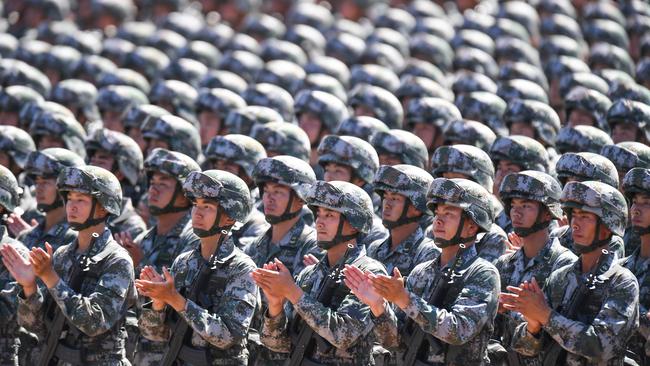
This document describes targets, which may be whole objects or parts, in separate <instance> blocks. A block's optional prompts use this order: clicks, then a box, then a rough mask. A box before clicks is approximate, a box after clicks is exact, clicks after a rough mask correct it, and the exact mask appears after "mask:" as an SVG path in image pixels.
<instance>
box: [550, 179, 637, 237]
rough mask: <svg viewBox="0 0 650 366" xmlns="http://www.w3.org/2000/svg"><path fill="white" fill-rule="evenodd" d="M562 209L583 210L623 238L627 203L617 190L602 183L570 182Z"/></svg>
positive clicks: (563, 197) (563, 196) (567, 185)
mask: <svg viewBox="0 0 650 366" xmlns="http://www.w3.org/2000/svg"><path fill="white" fill-rule="evenodd" d="M560 201H561V202H562V209H563V210H564V211H565V212H568V211H569V210H570V209H572V208H577V209H581V210H584V211H587V212H590V213H592V214H594V215H596V216H598V217H599V218H600V219H601V220H602V222H603V224H604V225H605V226H606V227H607V228H608V229H609V230H611V231H612V233H613V234H614V235H617V236H620V237H622V236H623V234H624V233H625V227H626V226H627V217H628V215H627V202H626V201H625V198H624V197H623V194H622V193H620V192H619V191H618V190H617V189H616V188H614V187H612V186H610V185H607V184H605V183H602V182H596V181H586V182H569V183H567V184H566V185H565V186H564V190H563V191H562V197H561V199H560Z"/></svg>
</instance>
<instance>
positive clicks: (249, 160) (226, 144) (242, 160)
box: [203, 134, 266, 177]
mask: <svg viewBox="0 0 650 366" xmlns="http://www.w3.org/2000/svg"><path fill="white" fill-rule="evenodd" d="M203 154H204V155H205V159H206V160H216V159H220V160H226V161H229V162H231V163H233V164H237V165H239V166H240V167H241V168H242V169H243V170H244V172H246V175H248V176H249V177H253V170H254V169H255V165H257V163H258V162H259V161H260V160H262V159H264V158H266V150H264V146H262V144H260V143H259V142H258V141H257V140H255V139H254V138H252V137H249V136H246V135H237V134H228V135H225V136H215V137H213V138H212V140H210V142H209V143H208V146H207V147H206V148H205V151H204V153H203Z"/></svg>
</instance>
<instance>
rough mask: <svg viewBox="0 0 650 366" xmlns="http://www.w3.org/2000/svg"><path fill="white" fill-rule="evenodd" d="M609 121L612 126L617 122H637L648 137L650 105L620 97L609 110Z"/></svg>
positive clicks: (649, 131) (649, 132)
mask: <svg viewBox="0 0 650 366" xmlns="http://www.w3.org/2000/svg"><path fill="white" fill-rule="evenodd" d="M607 122H608V123H609V124H610V126H612V128H613V126H614V125H616V124H617V123H631V124H635V125H636V126H637V128H638V129H639V130H640V131H641V132H642V133H644V136H645V137H646V138H647V137H648V136H649V135H650V106H648V105H647V104H644V103H642V102H638V101H636V100H630V99H619V100H617V101H615V102H614V103H613V104H612V106H611V107H610V108H609V110H608V111H607Z"/></svg>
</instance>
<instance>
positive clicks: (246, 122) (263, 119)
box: [225, 105, 284, 136]
mask: <svg viewBox="0 0 650 366" xmlns="http://www.w3.org/2000/svg"><path fill="white" fill-rule="evenodd" d="M283 121H284V120H283V119H282V116H281V115H280V113H278V112H276V111H275V110H273V109H271V108H268V107H262V106H258V105H249V106H247V107H245V108H242V109H237V110H234V111H230V113H228V116H226V120H225V126H226V129H227V130H228V133H237V134H241V135H246V136H249V135H250V133H251V130H252V129H253V126H255V125H256V124H258V123H261V124H266V123H269V122H283Z"/></svg>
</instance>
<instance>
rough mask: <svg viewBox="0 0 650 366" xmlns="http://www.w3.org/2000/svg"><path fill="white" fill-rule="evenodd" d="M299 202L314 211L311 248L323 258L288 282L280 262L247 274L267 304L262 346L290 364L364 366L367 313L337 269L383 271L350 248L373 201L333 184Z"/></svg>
mask: <svg viewBox="0 0 650 366" xmlns="http://www.w3.org/2000/svg"><path fill="white" fill-rule="evenodd" d="M305 198H306V201H307V203H308V205H309V206H310V208H312V209H313V210H314V211H316V232H317V239H318V242H317V243H318V246H319V247H320V248H321V249H324V250H326V251H327V255H326V256H325V257H324V258H323V259H322V260H320V261H319V262H318V263H317V264H315V265H312V266H309V267H307V268H305V269H304V270H303V271H302V272H301V273H300V274H298V277H297V279H296V281H295V282H294V279H293V277H292V276H291V273H290V272H289V270H288V269H287V267H286V266H285V265H284V264H283V263H282V262H281V261H279V260H275V261H273V262H269V263H268V264H266V265H265V266H264V268H258V269H257V270H255V271H254V272H253V278H254V280H255V282H256V283H257V284H258V286H260V287H261V288H262V290H263V291H264V295H265V296H266V299H267V302H268V310H267V312H266V313H265V314H264V324H263V326H262V332H261V340H262V343H263V344H264V346H266V347H267V348H269V349H270V350H272V351H274V352H283V353H289V363H290V364H293V363H295V364H305V362H308V363H309V362H311V363H315V364H324V365H348V366H351V365H369V364H371V363H372V360H371V350H372V344H373V338H374V337H373V335H372V333H371V332H370V331H371V329H372V326H373V321H372V318H371V315H370V308H369V306H367V305H365V304H363V303H362V302H360V301H359V299H358V298H357V297H356V296H354V295H353V294H350V293H349V291H347V289H346V287H345V286H344V285H343V284H342V283H341V279H340V275H341V273H340V271H341V270H342V267H343V265H344V264H354V265H356V266H358V267H359V268H361V270H363V271H369V272H372V273H374V274H385V273H386V272H385V270H384V268H383V266H382V265H381V264H380V263H379V262H377V261H375V260H374V259H371V258H370V257H368V256H366V255H365V250H364V249H363V247H362V246H360V245H359V244H358V242H357V237H358V235H359V234H360V233H367V232H368V230H370V227H371V224H372V213H373V208H372V201H371V199H370V197H369V196H368V194H367V193H365V192H364V191H363V189H361V188H359V187H358V186H356V185H354V184H352V183H348V182H340V181H333V182H329V183H328V182H323V181H317V182H316V183H315V184H314V185H313V186H312V187H311V189H309V190H308V192H307V194H306V196H305ZM387 312H389V313H390V310H389V309H387ZM393 321H394V320H393ZM298 335H300V336H298Z"/></svg>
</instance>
